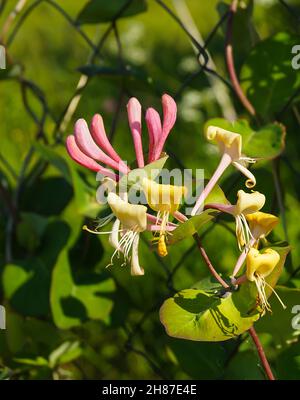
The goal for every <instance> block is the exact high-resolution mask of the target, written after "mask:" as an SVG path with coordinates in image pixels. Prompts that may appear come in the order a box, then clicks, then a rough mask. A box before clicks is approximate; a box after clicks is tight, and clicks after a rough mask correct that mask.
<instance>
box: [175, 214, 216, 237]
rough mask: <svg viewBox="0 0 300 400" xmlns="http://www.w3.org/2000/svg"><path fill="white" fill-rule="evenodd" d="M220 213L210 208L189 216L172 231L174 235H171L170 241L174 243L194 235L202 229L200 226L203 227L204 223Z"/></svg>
mask: <svg viewBox="0 0 300 400" xmlns="http://www.w3.org/2000/svg"><path fill="white" fill-rule="evenodd" d="M218 213H219V211H216V210H212V209H208V210H205V211H203V212H202V213H201V214H199V215H195V216H194V217H191V218H189V219H188V220H187V221H186V222H183V223H182V224H180V225H179V226H178V228H176V229H174V231H172V235H170V237H169V243H170V244H174V243H177V242H179V241H181V240H184V239H186V238H188V237H191V236H193V235H194V234H195V233H197V232H198V231H199V230H200V228H202V226H203V225H205V224H207V223H208V222H209V221H211V220H212V219H214V218H215V217H216V216H217V215H218Z"/></svg>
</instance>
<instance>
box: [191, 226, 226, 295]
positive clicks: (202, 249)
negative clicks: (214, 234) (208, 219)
mask: <svg viewBox="0 0 300 400" xmlns="http://www.w3.org/2000/svg"><path fill="white" fill-rule="evenodd" d="M193 237H194V239H195V241H196V243H197V246H198V249H199V250H200V253H201V255H202V257H203V260H204V261H205V264H206V265H207V266H208V269H209V270H210V272H211V274H212V275H213V276H214V277H215V278H216V280H217V281H218V282H220V284H221V285H222V286H223V287H224V288H226V289H228V288H229V285H228V284H227V283H226V282H225V281H224V279H222V278H221V276H220V275H219V274H218V273H217V271H216V270H215V269H214V267H213V265H212V263H211V261H210V259H209V257H208V255H207V253H206V251H205V249H204V247H203V246H202V244H201V239H200V236H199V235H198V233H195V234H194V235H193Z"/></svg>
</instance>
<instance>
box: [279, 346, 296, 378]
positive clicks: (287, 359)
mask: <svg viewBox="0 0 300 400" xmlns="http://www.w3.org/2000/svg"><path fill="white" fill-rule="evenodd" d="M276 370H277V376H278V379H282V380H295V381H298V382H299V376H300V343H295V344H293V345H292V346H291V347H290V348H288V349H286V350H284V351H283V352H282V353H280V354H279V356H278V358H277V360H276Z"/></svg>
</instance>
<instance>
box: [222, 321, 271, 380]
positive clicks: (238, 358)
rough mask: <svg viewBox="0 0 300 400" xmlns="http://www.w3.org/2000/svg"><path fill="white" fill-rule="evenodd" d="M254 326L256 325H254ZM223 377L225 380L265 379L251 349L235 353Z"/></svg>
mask: <svg viewBox="0 0 300 400" xmlns="http://www.w3.org/2000/svg"><path fill="white" fill-rule="evenodd" d="M255 326H256V325H255ZM224 378H225V379H226V380H227V379H228V380H245V379H247V380H265V375H264V373H263V371H262V369H261V367H260V364H259V363H258V357H257V355H256V354H255V353H254V352H253V351H243V352H241V353H236V354H235V355H234V356H233V358H232V359H231V360H230V362H229V364H228V366H227V368H226V370H225V376H224Z"/></svg>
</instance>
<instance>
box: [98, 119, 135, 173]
mask: <svg viewBox="0 0 300 400" xmlns="http://www.w3.org/2000/svg"><path fill="white" fill-rule="evenodd" d="M91 134H92V137H93V139H94V141H95V142H96V143H97V144H98V146H100V147H101V149H103V150H104V151H105V153H106V154H108V156H109V157H110V158H112V159H113V160H114V161H116V162H117V163H119V165H121V166H122V167H121V168H122V172H123V171H126V172H125V173H128V172H129V168H128V167H127V165H126V164H125V163H124V162H123V161H122V160H121V157H120V156H119V154H118V153H117V152H116V151H115V149H114V148H113V147H112V145H111V144H110V141H109V140H108V137H107V135H106V132H105V128H104V124H103V119H102V117H101V115H100V114H95V115H94V116H93V119H92V123H91Z"/></svg>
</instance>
